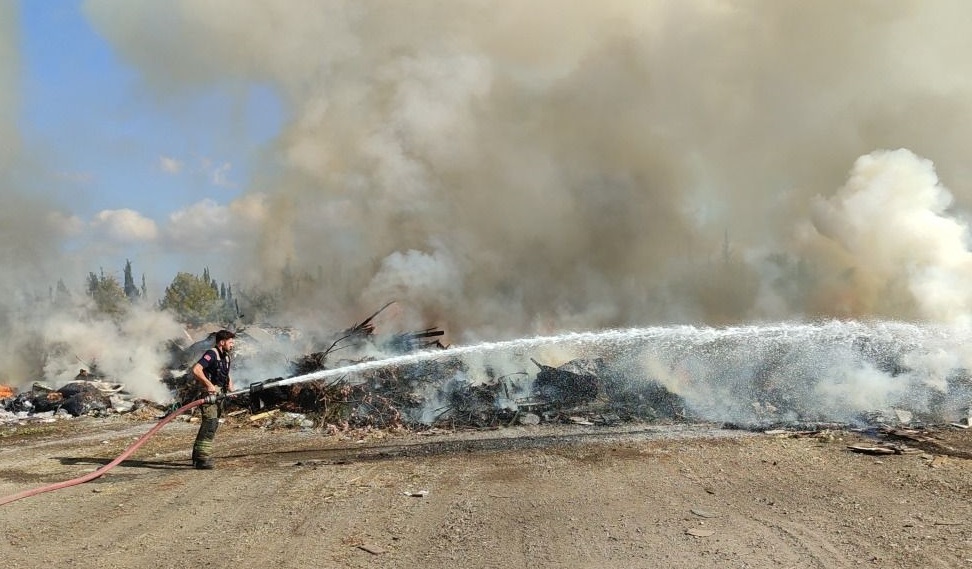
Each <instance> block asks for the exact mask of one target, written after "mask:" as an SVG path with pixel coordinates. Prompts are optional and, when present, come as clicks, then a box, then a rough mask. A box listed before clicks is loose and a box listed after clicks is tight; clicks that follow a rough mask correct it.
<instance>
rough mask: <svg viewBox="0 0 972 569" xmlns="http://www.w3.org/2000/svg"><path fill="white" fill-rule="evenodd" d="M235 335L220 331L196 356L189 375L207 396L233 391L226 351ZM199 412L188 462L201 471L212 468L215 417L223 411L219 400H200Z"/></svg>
mask: <svg viewBox="0 0 972 569" xmlns="http://www.w3.org/2000/svg"><path fill="white" fill-rule="evenodd" d="M235 337H236V334H234V333H233V332H230V331H229V330H220V331H219V332H216V334H214V335H213V347H212V348H210V349H208V350H206V352H205V353H204V354H203V355H202V357H200V358H199V361H198V362H196V364H195V365H193V366H192V375H193V377H195V378H196V381H198V382H199V383H200V386H201V387H202V389H203V390H204V391H205V392H206V395H207V396H208V397H211V398H214V397H217V396H220V395H224V394H226V393H228V392H230V391H233V379H232V378H231V377H230V352H231V351H232V350H233V342H234V340H233V339H234V338H235ZM199 409H200V411H201V413H202V424H200V425H199V432H198V433H197V434H196V442H195V444H194V445H193V446H192V465H193V466H194V467H195V468H198V469H201V470H210V469H212V468H213V466H214V464H213V439H215V438H216V429H217V428H218V427H219V418H220V416H221V415H222V414H223V400H222V399H219V400H215V401H214V402H207V403H204V404H203V405H201V406H200V407H199Z"/></svg>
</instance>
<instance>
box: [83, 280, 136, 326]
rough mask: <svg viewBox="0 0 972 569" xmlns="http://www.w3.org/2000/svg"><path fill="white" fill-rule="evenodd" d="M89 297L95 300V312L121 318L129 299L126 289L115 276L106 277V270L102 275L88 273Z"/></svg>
mask: <svg viewBox="0 0 972 569" xmlns="http://www.w3.org/2000/svg"><path fill="white" fill-rule="evenodd" d="M88 296H90V297H91V299H92V300H94V303H95V310H96V311H98V312H100V313H102V314H108V315H110V316H120V315H122V314H124V313H125V310H126V306H125V305H126V304H127V300H128V297H127V296H126V295H125V289H123V288H122V285H121V283H119V282H118V279H117V278H115V276H114V275H106V274H105V271H104V269H102V270H101V274H100V275H96V274H94V273H88Z"/></svg>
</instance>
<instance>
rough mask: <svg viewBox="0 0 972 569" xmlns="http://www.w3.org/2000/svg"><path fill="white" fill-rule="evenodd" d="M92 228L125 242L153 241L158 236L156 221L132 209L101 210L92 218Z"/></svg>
mask: <svg viewBox="0 0 972 569" xmlns="http://www.w3.org/2000/svg"><path fill="white" fill-rule="evenodd" d="M91 228H92V229H94V230H95V231H97V232H100V233H103V234H104V235H105V236H107V237H109V238H110V239H113V240H115V241H119V242H123V243H130V242H136V241H153V240H155V238H156V237H157V236H158V228H157V227H156V225H155V221H153V220H151V219H149V218H147V217H145V216H143V215H142V214H140V213H139V212H137V211H134V210H131V209H106V210H103V211H100V212H98V213H97V214H96V215H95V217H94V220H92V222H91Z"/></svg>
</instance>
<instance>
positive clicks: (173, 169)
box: [159, 156, 183, 174]
mask: <svg viewBox="0 0 972 569" xmlns="http://www.w3.org/2000/svg"><path fill="white" fill-rule="evenodd" d="M182 166H183V164H182V161H181V160H177V159H175V158H171V157H169V156H159V169H160V170H162V171H163V172H165V173H166V174H179V173H180V172H182Z"/></svg>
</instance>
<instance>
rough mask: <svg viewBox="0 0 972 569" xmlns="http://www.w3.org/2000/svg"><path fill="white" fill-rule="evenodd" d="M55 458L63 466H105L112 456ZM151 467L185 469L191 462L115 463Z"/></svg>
mask: <svg viewBox="0 0 972 569" xmlns="http://www.w3.org/2000/svg"><path fill="white" fill-rule="evenodd" d="M55 460H57V461H58V462H60V463H61V464H63V465H65V466H78V465H86V464H88V465H97V466H99V467H101V466H106V465H108V464H109V463H111V462H112V461H113V460H115V459H114V458H94V457H89V456H71V457H56V458H55ZM119 467H122V468H152V469H156V470H186V469H190V468H192V463H191V462H189V461H188V460H183V461H177V460H123V461H121V462H119V463H118V464H116V465H115V468H119Z"/></svg>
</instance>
